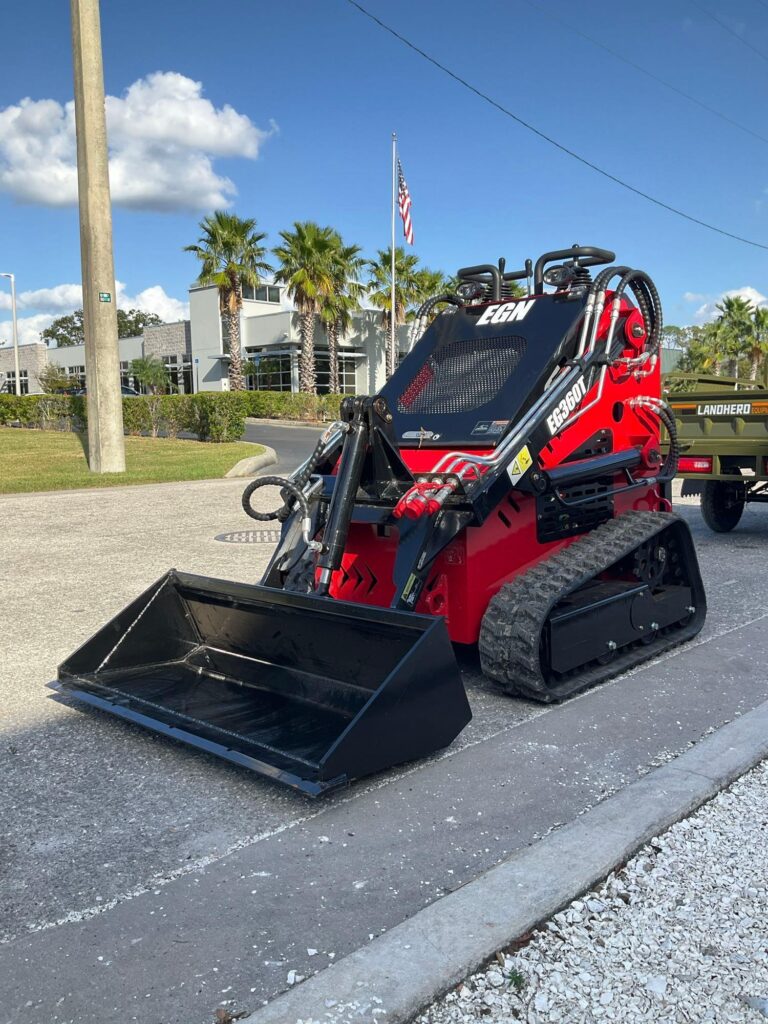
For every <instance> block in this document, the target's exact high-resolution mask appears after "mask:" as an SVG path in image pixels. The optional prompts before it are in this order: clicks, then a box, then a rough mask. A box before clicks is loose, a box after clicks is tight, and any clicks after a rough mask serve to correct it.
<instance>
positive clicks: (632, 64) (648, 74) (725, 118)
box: [526, 0, 768, 144]
mask: <svg viewBox="0 0 768 1024" xmlns="http://www.w3.org/2000/svg"><path fill="white" fill-rule="evenodd" d="M526 2H527V3H528V6H529V7H534V8H536V10H538V11H539V12H540V13H541V14H545V15H546V16H547V17H548V18H552V19H553V20H554V21H559V22H560V24H561V25H564V26H565V27H566V28H567V29H569V30H570V31H571V32H573V33H575V34H576V35H577V36H581V38H582V39H586V40H587V42H589V43H592V45H593V46H598V47H599V48H600V49H601V50H605V52H606V53H610V55H611V56H612V57H615V58H616V59H617V60H620V61H622V62H623V63H624V64H628V65H629V66H630V67H631V68H634V69H635V71H639V72H640V73H641V74H643V75H645V76H646V77H648V78H650V79H651V80H652V81H654V82H658V83H659V85H663V86H664V88H665V89H670V90H671V91H672V92H676V93H677V95H678V96H682V97H683V98H684V99H686V100H690V102H691V103H695V104H696V106H697V107H701V108H702V110H706V111H708V112H709V113H710V114H714V115H715V117H719V118H720V120H721V121H726V122H727V123H728V124H731V125H733V127H734V128H738V129H739V130H740V131H742V132H746V133H747V135H751V136H752V137H753V138H755V139H759V140H760V141H761V142H765V143H766V144H768V138H766V137H765V136H764V135H760V133H759V132H756V131H753V130H752V128H749V127H748V126H747V125H745V124H741V123H740V122H739V121H734V119H733V118H732V117H728V115H727V114H723V113H721V112H720V111H719V110H715V108H714V107H710V106H709V105H708V104H706V103H704V102H703V101H702V100H699V99H696V97H695V96H691V94H690V93H688V92H684V91H683V90H682V89H679V88H678V87H677V86H676V85H673V84H672V83H671V82H667V81H666V80H665V79H663V78H660V77H659V76H658V75H655V74H654V73H653V72H652V71H648V70H647V68H644V67H642V66H641V65H640V64H635V62H634V61H633V60H630V59H629V58H628V57H625V56H624V54H623V53H619V52H618V50H612V49H611V48H610V46H606V45H605V43H601V42H600V40H599V39H595V38H594V37H593V36H590V35H587V33H586V32H582V30H581V29H580V28H576V26H575V25H571V23H570V22H568V21H566V20H565V19H564V18H561V17H560V15H559V14H555V12H554V11H551V10H549V8H548V7H545V6H544V4H540V3H537V2H536V0H526ZM763 2H765V0H763Z"/></svg>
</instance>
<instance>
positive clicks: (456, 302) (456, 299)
mask: <svg viewBox="0 0 768 1024" xmlns="http://www.w3.org/2000/svg"><path fill="white" fill-rule="evenodd" d="M439 302H447V303H448V304H449V305H451V306H463V305H464V300H463V299H462V298H461V296H459V295H454V294H453V292H446V293H445V294H444V295H433V296H432V297H431V298H429V299H426V300H425V301H424V302H422V304H421V305H420V306H419V308H418V310H417V312H416V317H415V319H416V320H421V318H422V317H425V316H427V314H428V313H431V312H432V310H433V309H434V308H435V306H436V305H437V304H438V303H439Z"/></svg>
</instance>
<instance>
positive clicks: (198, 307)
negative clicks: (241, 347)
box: [189, 287, 227, 391]
mask: <svg viewBox="0 0 768 1024" xmlns="http://www.w3.org/2000/svg"><path fill="white" fill-rule="evenodd" d="M189 321H190V342H191V347H192V364H193V365H192V369H193V372H194V376H195V390H196V391H197V390H200V391H222V390H224V389H223V388H222V380H227V363H226V360H224V359H222V358H221V357H222V356H223V354H224V345H223V338H222V329H221V316H220V314H219V295H218V291H217V289H216V288H199V287H192V288H190V289H189Z"/></svg>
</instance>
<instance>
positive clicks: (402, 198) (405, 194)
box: [397, 160, 413, 245]
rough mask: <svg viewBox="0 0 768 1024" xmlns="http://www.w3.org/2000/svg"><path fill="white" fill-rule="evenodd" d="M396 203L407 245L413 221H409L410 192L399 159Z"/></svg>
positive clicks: (411, 237)
mask: <svg viewBox="0 0 768 1024" xmlns="http://www.w3.org/2000/svg"><path fill="white" fill-rule="evenodd" d="M397 183H398V187H397V205H398V206H399V207H400V216H401V217H402V218H403V233H404V234H405V240H406V242H407V243H408V245H413V222H412V221H411V193H410V192H409V191H408V185H407V184H406V181H405V177H404V175H403V168H402V167H401V166H400V161H399V160H398V161H397Z"/></svg>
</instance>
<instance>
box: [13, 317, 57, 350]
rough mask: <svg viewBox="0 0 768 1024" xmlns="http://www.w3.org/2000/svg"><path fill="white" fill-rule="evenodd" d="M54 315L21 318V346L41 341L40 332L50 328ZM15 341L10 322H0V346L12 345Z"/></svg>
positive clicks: (19, 328) (19, 319) (19, 329)
mask: <svg viewBox="0 0 768 1024" xmlns="http://www.w3.org/2000/svg"><path fill="white" fill-rule="evenodd" d="M54 319H55V318H54V316H53V314H52V313H37V314H36V315H34V316H20V317H19V318H18V319H17V321H16V324H17V328H18V332H19V344H20V345H31V344H32V342H35V341H40V332H41V331H44V330H45V328H46V327H50V325H51V322H52V321H53V320H54ZM12 341H13V327H12V325H11V321H10V320H0V345H10V344H11V343H12Z"/></svg>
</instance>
